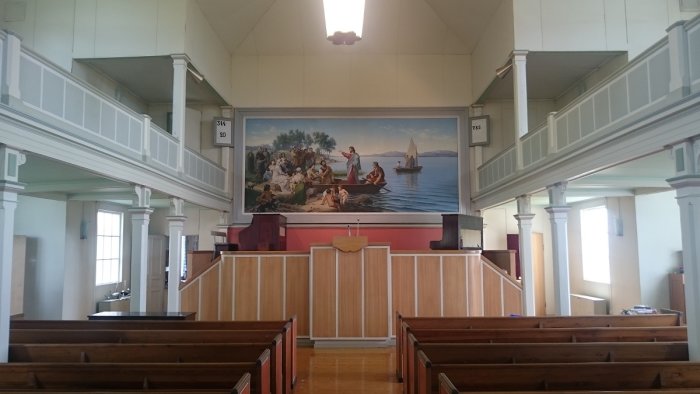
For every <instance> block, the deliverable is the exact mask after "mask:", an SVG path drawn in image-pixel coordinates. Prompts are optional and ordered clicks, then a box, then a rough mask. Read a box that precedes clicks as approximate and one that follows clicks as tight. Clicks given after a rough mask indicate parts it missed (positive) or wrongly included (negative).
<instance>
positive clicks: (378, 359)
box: [294, 347, 401, 394]
mask: <svg viewBox="0 0 700 394" xmlns="http://www.w3.org/2000/svg"><path fill="white" fill-rule="evenodd" d="M395 358H396V357H395V355H394V348H393V347H389V348H379V349H375V348H372V349H314V348H311V347H299V348H298V359H297V368H298V370H297V384H296V386H295V389H294V394H311V393H314V394H332V393H348V394H349V393H353V394H357V393H365V394H385V393H386V394H398V393H400V392H401V383H398V382H397V381H396V366H395V364H396V360H395Z"/></svg>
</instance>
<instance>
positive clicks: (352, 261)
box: [337, 251, 363, 338]
mask: <svg viewBox="0 0 700 394" xmlns="http://www.w3.org/2000/svg"><path fill="white" fill-rule="evenodd" d="M337 258H338V336H339V337H341V338H360V337H362V265H363V263H362V252H361V251H360V252H354V253H342V252H340V251H338V252H337Z"/></svg>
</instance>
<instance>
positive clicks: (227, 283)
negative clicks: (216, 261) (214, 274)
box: [219, 257, 234, 320]
mask: <svg viewBox="0 0 700 394" xmlns="http://www.w3.org/2000/svg"><path fill="white" fill-rule="evenodd" d="M233 261H234V260H233V257H224V258H222V259H221V297H220V300H219V317H220V318H221V320H233V264H234V263H233Z"/></svg>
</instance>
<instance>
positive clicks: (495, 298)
mask: <svg viewBox="0 0 700 394" xmlns="http://www.w3.org/2000/svg"><path fill="white" fill-rule="evenodd" d="M483 275H484V281H483V283H484V288H486V289H500V288H501V275H499V273H498V272H496V270H494V269H493V268H491V267H489V266H486V265H485V266H484V267H483ZM491 294H492V296H491V297H484V316H503V314H502V313H503V302H502V300H503V297H502V296H501V291H498V292H493V293H491Z"/></svg>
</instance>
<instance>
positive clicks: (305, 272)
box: [285, 255, 309, 337]
mask: <svg viewBox="0 0 700 394" xmlns="http://www.w3.org/2000/svg"><path fill="white" fill-rule="evenodd" d="M285 267H286V268H285V279H286V292H285V302H286V307H285V311H286V315H287V316H285V318H289V317H291V316H294V315H296V316H297V330H298V335H299V336H302V337H306V336H309V256H308V255H307V256H287V258H286V264H285Z"/></svg>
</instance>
